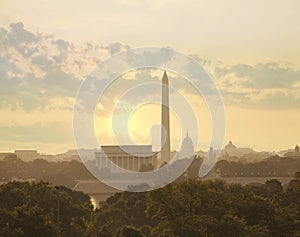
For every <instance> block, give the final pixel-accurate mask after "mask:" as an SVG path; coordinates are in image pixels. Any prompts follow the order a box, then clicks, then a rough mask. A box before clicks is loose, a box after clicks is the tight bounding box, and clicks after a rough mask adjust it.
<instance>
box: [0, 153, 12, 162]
mask: <svg viewBox="0 0 300 237" xmlns="http://www.w3.org/2000/svg"><path fill="white" fill-rule="evenodd" d="M11 154H13V153H11V152H1V153H0V160H3V159H4V158H5V157H6V156H8V155H11Z"/></svg>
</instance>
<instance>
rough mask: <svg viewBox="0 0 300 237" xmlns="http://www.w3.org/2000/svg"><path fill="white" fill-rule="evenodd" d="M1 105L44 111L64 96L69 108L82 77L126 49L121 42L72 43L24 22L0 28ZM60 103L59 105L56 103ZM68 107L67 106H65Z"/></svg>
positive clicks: (2, 106)
mask: <svg viewBox="0 0 300 237" xmlns="http://www.w3.org/2000/svg"><path fill="white" fill-rule="evenodd" d="M0 40H1V41H0V63H1V64H0V83H1V87H0V108H10V109H11V110H17V109H24V110H26V111H28V112H32V111H33V110H45V109H49V108H55V104H51V102H53V101H56V98H60V100H63V99H65V100H66V103H65V105H64V106H63V107H64V108H65V109H67V110H71V109H72V103H70V98H72V99H73V100H74V98H75V95H76V92H77V90H78V88H79V86H80V83H81V80H82V79H83V78H84V77H85V76H86V74H87V73H88V72H89V71H90V70H91V69H92V68H93V67H95V66H96V65H97V63H99V62H101V61H103V60H104V59H105V58H107V57H109V56H110V55H112V54H115V53H118V52H120V51H123V50H126V49H128V46H124V45H122V44H121V43H111V44H109V45H97V44H93V43H86V44H84V45H81V46H77V47H76V46H74V45H73V44H72V43H70V42H68V41H65V40H64V39H56V38H55V36H53V35H50V34H42V33H32V32H30V31H27V30H26V29H25V28H24V25H23V23H21V22H18V23H13V24H11V25H10V29H8V30H7V29H4V28H0ZM57 106H61V104H59V105H57ZM68 106H70V107H68Z"/></svg>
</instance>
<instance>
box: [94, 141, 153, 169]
mask: <svg viewBox="0 0 300 237" xmlns="http://www.w3.org/2000/svg"><path fill="white" fill-rule="evenodd" d="M105 157H107V158H108V159H110V160H111V161H112V162H113V163H114V164H116V165H117V166H119V167H121V168H123V169H126V170H130V171H136V172H138V171H140V169H141V167H142V165H152V166H153V167H154V168H156V167H157V152H153V151H152V146H151V145H125V146H101V151H100V152H96V166H97V167H99V168H108V169H110V170H111V171H112V172H114V171H117V169H116V168H114V167H113V166H112V167H110V165H109V163H108V162H107V160H106V159H105Z"/></svg>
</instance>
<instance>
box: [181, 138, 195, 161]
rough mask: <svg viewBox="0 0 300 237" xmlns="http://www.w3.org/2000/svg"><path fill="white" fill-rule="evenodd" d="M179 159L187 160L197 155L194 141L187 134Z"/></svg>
mask: <svg viewBox="0 0 300 237" xmlns="http://www.w3.org/2000/svg"><path fill="white" fill-rule="evenodd" d="M179 154H180V155H179V158H187V157H191V156H193V155H195V150H194V145H193V141H192V139H191V138H190V137H189V134H188V132H187V134H186V137H185V138H184V139H183V141H182V144H181V149H180V153H179Z"/></svg>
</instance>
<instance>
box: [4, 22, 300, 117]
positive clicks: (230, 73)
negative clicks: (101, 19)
mask: <svg viewBox="0 0 300 237" xmlns="http://www.w3.org/2000/svg"><path fill="white" fill-rule="evenodd" d="M128 48H129V46H127V45H123V44H122V43H119V42H117V43H111V44H108V45H99V44H96V43H93V42H88V43H85V44H82V45H79V46H75V45H74V44H73V43H71V42H68V41H66V40H64V39H57V38H55V36H53V35H50V34H42V33H33V32H30V31H28V30H26V29H25V28H24V25H23V23H21V22H18V23H14V24H11V25H10V29H5V28H0V83H1V87H0V107H1V108H10V109H12V110H17V109H20V108H21V109H25V110H26V111H28V112H30V111H33V110H46V109H49V108H51V109H54V108H55V106H57V107H58V108H64V109H66V110H71V109H72V103H71V101H72V100H74V98H75V95H76V92H77V90H78V88H79V86H80V83H81V81H82V79H83V78H85V76H86V75H87V74H88V73H89V71H90V70H92V69H93V68H94V67H95V66H96V65H97V64H98V63H100V62H102V61H104V60H105V59H106V58H108V57H110V56H111V55H113V54H116V53H119V52H122V51H124V50H127V49H128ZM165 52H166V53H165V54H164V56H163V57H162V58H160V59H159V60H160V61H161V63H163V62H166V61H168V60H172V56H173V55H172V54H170V53H169V51H167V50H166V51H165ZM131 57H132V58H130V57H128V58H127V60H129V61H130V60H133V59H134V55H131ZM192 57H194V58H195V59H196V60H197V61H198V62H199V63H200V64H201V65H203V67H204V68H205V69H206V70H207V71H209V72H210V73H211V74H212V75H213V76H214V78H215V80H216V84H217V86H218V88H219V89H220V91H221V94H222V96H223V98H224V101H225V103H226V104H228V105H235V106H239V107H252V108H259V109H265V108H274V109H276V108H278V109H282V108H299V106H300V103H299V102H300V101H299V99H300V97H299V94H300V86H299V81H300V71H299V70H297V69H295V68H293V67H292V66H290V65H284V64H281V63H278V62H266V63H258V64H256V65H248V64H234V65H224V64H223V63H221V62H214V61H212V60H210V59H207V58H202V57H200V56H199V55H192ZM152 60H153V61H155V60H157V57H156V56H155V55H151V57H150V62H149V63H151V61H152ZM129 77H130V76H129ZM132 77H133V78H128V76H127V77H126V76H123V77H120V78H119V79H118V82H117V84H115V86H114V85H112V88H113V90H111V94H110V96H108V97H106V98H104V99H103V100H104V101H103V104H102V105H101V106H102V108H103V111H106V112H107V111H109V109H108V107H113V106H114V105H115V103H116V101H115V99H116V98H117V97H118V96H120V95H121V94H122V93H123V91H124V90H126V89H129V88H131V87H133V86H135V85H137V84H139V83H144V82H145V83H147V82H158V81H159V80H160V76H158V75H151V73H150V71H148V72H147V70H144V71H138V72H136V73H134V74H133V75H132ZM137 79H138V80H137ZM172 79H173V85H172V86H174V87H175V88H177V89H178V90H182V91H184V92H185V93H188V94H195V93H197V92H196V91H195V90H194V89H193V88H189V87H187V85H186V84H185V83H184V82H183V80H182V78H181V79H180V76H175V75H174V76H173V78H172ZM104 80H105V79H104ZM103 82H104V81H97V83H100V84H95V85H94V86H95V87H98V86H100V85H101V83H103ZM141 90H142V91H140V92H138V93H133V94H132V96H128V97H127V100H128V101H127V102H128V103H130V104H132V103H134V102H135V101H136V100H135V98H136V97H145V98H146V97H149V98H151V96H159V95H158V94H159V93H156V94H155V93H153V92H152V91H147V90H146V89H143V88H142V89H141ZM58 98H59V99H58ZM58 100H59V101H60V103H59V104H57V105H56V104H53V103H54V102H55V101H58ZM64 100H65V101H66V102H65V103H61V102H62V101H64Z"/></svg>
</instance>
